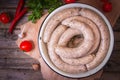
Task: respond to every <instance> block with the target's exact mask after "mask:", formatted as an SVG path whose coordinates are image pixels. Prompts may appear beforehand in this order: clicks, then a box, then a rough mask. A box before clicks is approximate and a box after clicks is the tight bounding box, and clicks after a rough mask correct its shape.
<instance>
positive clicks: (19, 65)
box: [0, 58, 40, 70]
mask: <svg viewBox="0 0 120 80" xmlns="http://www.w3.org/2000/svg"><path fill="white" fill-rule="evenodd" d="M34 64H36V65H39V64H40V63H39V61H37V60H36V59H33V58H9V59H8V58H4V59H0V68H2V69H32V70H34V66H33V65H34Z"/></svg>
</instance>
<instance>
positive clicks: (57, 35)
mask: <svg viewBox="0 0 120 80" xmlns="http://www.w3.org/2000/svg"><path fill="white" fill-rule="evenodd" d="M65 30H66V27H65V26H63V25H60V26H58V27H57V28H56V29H55V31H54V32H53V34H52V36H51V38H50V42H49V43H48V53H49V56H50V59H51V61H52V62H53V63H54V65H55V66H56V67H57V68H59V69H60V70H62V71H65V72H68V73H81V72H85V71H86V67H85V66H84V65H79V66H72V65H69V64H67V63H64V62H63V61H62V60H61V59H60V57H59V56H58V55H57V54H56V53H55V51H54V49H55V48H54V47H55V46H56V44H57V43H58V40H59V38H60V36H61V35H62V33H63V32H64V31H65Z"/></svg>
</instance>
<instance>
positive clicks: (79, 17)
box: [66, 16, 100, 54]
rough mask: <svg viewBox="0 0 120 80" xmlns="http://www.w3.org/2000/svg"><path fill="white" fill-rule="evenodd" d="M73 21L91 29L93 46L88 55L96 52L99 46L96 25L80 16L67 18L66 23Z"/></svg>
mask: <svg viewBox="0 0 120 80" xmlns="http://www.w3.org/2000/svg"><path fill="white" fill-rule="evenodd" d="M73 19H75V20H78V21H81V22H84V23H86V24H87V25H89V27H90V28H91V29H92V31H93V33H94V37H95V39H94V41H93V42H94V45H93V46H92V48H91V50H90V51H89V53H88V54H91V53H94V52H96V50H97V48H98V46H99V44H100V31H99V29H98V27H97V26H96V24H95V23H94V22H93V21H91V20H90V19H88V18H85V17H82V16H73V17H70V18H67V19H66V21H67V20H68V21H69V20H73Z"/></svg>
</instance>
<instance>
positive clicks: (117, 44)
mask: <svg viewBox="0 0 120 80" xmlns="http://www.w3.org/2000/svg"><path fill="white" fill-rule="evenodd" d="M113 50H115V51H119V50H120V42H115V43H114V49H113Z"/></svg>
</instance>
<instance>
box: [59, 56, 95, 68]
mask: <svg viewBox="0 0 120 80" xmlns="http://www.w3.org/2000/svg"><path fill="white" fill-rule="evenodd" d="M61 58H62V60H63V61H64V62H66V63H68V64H70V65H77V66H79V65H85V64H88V63H90V62H91V61H93V60H94V58H95V55H94V54H92V55H91V54H90V55H87V56H84V57H80V58H75V59H68V58H64V57H61Z"/></svg>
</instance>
